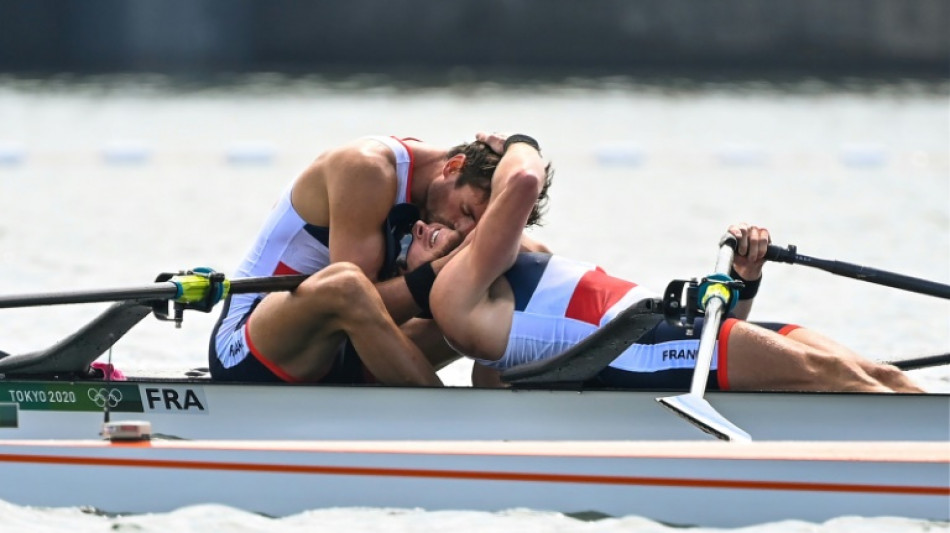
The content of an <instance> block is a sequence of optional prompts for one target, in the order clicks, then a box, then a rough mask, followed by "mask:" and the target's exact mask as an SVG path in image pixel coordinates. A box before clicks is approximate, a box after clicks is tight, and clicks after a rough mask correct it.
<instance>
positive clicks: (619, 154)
mask: <svg viewBox="0 0 950 533" xmlns="http://www.w3.org/2000/svg"><path fill="white" fill-rule="evenodd" d="M590 150H591V154H590V155H591V156H592V158H593V159H594V161H595V162H596V164H598V165H600V166H610V167H625V168H634V167H639V166H642V165H644V164H646V163H647V162H648V161H649V160H650V159H651V157H655V156H656V152H653V153H651V150H650V148H648V147H647V146H645V145H643V144H642V143H640V142H637V141H631V140H617V141H610V142H605V143H601V144H598V145H595V146H593V147H592V148H591V149H590ZM165 153H166V154H167V152H165ZM201 153H202V155H205V154H208V155H212V156H213V152H211V153H210V154H209V153H208V152H207V151H202V152H201ZM280 153H281V151H280V150H279V149H278V146H277V144H276V143H274V142H271V141H267V140H241V141H234V142H231V143H230V144H227V145H225V146H223V147H222V148H221V152H220V155H219V156H218V157H220V158H221V161H222V162H224V163H225V164H228V165H232V166H266V165H271V164H274V163H275V162H276V161H277V160H278V158H279V156H280ZM696 154H699V155H703V154H705V155H706V156H707V157H708V158H709V159H710V160H711V161H713V162H716V163H718V164H719V165H721V166H725V167H757V166H765V165H768V164H770V163H771V162H772V161H773V160H780V159H781V158H782V156H787V155H788V154H785V153H778V152H774V151H770V150H768V149H766V148H765V147H763V146H762V145H760V144H757V143H755V142H724V143H723V144H721V145H719V146H716V147H713V148H711V149H708V150H706V151H699V150H697V152H696ZM44 155H47V154H44V153H43V152H42V151H31V150H29V149H28V147H27V146H26V145H25V144H24V143H22V142H19V141H16V140H3V139H0V167H14V166H18V165H22V164H24V163H27V162H28V161H29V160H30V159H31V158H34V157H40V158H42V157H43V156H44ZM56 155H57V156H59V155H62V154H59V153H58V154H56ZM162 155H163V151H162V150H161V148H156V147H155V146H154V145H153V144H151V143H149V142H148V141H144V140H136V139H120V140H110V141H106V142H104V143H103V144H102V145H101V146H100V148H99V149H98V152H97V154H96V156H97V157H98V159H99V160H100V161H101V162H102V163H103V164H105V165H116V166H119V165H122V166H134V165H146V164H149V163H151V162H153V161H154V160H155V159H156V158H158V157H160V156H162ZM189 155H192V154H189ZM809 155H816V154H815V152H813V151H811V152H810V154H809ZM824 155H825V156H827V157H830V158H833V159H834V160H836V161H837V162H838V163H839V164H841V165H843V166H846V167H851V168H880V167H884V166H886V165H887V164H889V163H890V162H891V161H892V160H893V159H895V157H894V156H895V155H897V154H894V153H892V151H891V150H889V149H888V148H887V146H885V145H883V144H880V143H871V142H846V143H841V144H840V145H839V146H837V147H829V148H828V152H827V153H826V154H824ZM910 159H911V160H912V162H913V163H914V164H916V165H917V166H926V165H927V163H928V161H929V159H930V154H928V152H927V151H924V150H916V151H912V153H911V155H910Z"/></svg>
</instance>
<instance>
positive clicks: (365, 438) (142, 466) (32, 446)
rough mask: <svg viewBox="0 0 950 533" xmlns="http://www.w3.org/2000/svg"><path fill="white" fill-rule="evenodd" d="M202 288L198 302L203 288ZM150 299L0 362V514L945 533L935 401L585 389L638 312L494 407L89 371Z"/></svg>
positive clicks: (365, 391)
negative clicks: (779, 523)
mask: <svg viewBox="0 0 950 533" xmlns="http://www.w3.org/2000/svg"><path fill="white" fill-rule="evenodd" d="M727 255H728V254H727ZM730 259H731V257H730ZM718 267H719V266H718V265H717V268H718ZM204 279H205V283H206V285H205V291H204V292H202V291H198V294H199V300H201V299H202V298H204V296H201V295H202V294H207V293H210V292H214V291H213V290H212V289H213V288H212V287H209V286H208V285H207V283H208V280H207V278H204ZM199 281H200V280H199ZM245 281H246V280H245ZM290 281H292V280H290ZM290 281H289V280H286V279H285V280H267V283H270V284H272V285H271V286H272V287H284V285H283V284H286V283H288V282H290ZM163 283H165V282H163ZM254 283H256V282H254ZM157 285H158V286H157V287H149V288H148V289H147V290H148V293H147V295H146V296H142V291H140V290H138V289H135V290H131V291H121V294H120V296H118V297H117V296H116V294H117V293H115V292H110V293H109V295H108V297H109V298H116V299H118V300H121V301H120V302H119V303H116V304H115V305H113V306H112V307H110V308H109V309H107V310H106V311H105V312H103V313H102V314H101V315H100V316H98V317H96V318H95V319H94V320H92V321H91V322H90V323H88V324H87V325H86V326H85V327H83V328H82V329H81V330H79V331H77V332H76V333H75V334H74V335H72V336H70V337H69V338H67V339H64V340H62V341H61V342H59V343H57V344H55V345H53V346H52V347H50V348H48V349H45V350H41V351H38V352H34V353H28V354H20V355H9V356H5V357H0V464H2V465H3V471H4V472H5V473H6V475H7V476H8V479H11V480H15V482H11V483H6V484H4V485H3V486H2V487H0V499H4V500H7V501H10V502H12V503H16V504H21V505H37V506H94V507H97V508H99V509H101V510H103V511H106V512H161V511H168V510H172V509H175V508H177V507H180V506H183V505H191V504H196V503H221V504H227V505H232V506H235V507H240V508H243V509H246V510H250V511H256V512H261V513H266V514H269V515H275V516H282V515H287V514H291V513H297V512H301V511H305V510H307V509H313V508H318V507H331V506H376V507H422V508H425V509H431V510H435V509H475V510H489V511H494V510H502V509H508V508H513V507H530V508H535V509H550V510H556V511H561V512H569V513H600V514H606V515H613V516H618V515H629V514H637V515H642V516H646V517H649V518H652V519H655V520H659V521H663V522H668V523H673V524H681V525H701V526H723V527H734V526H741V525H747V524H753V523H761V522H768V521H775V520H785V519H799V520H809V521H824V520H828V519H831V518H834V517H838V516H842V515H861V516H869V517H875V516H889V515H897V516H903V517H910V518H920V519H926V520H939V521H950V445H948V441H950V395H947V394H934V393H931V394H901V395H895V394H871V393H867V394H858V393H847V394H845V393H805V392H708V393H707V392H706V391H705V383H704V382H702V383H700V385H701V386H699V387H697V386H696V381H694V386H693V387H692V388H691V390H690V391H689V393H687V394H683V395H680V396H672V397H671V396H668V395H669V394H670V393H671V391H662V390H654V391H644V390H638V391H632V390H610V389H592V388H587V387H585V386H584V382H585V377H586V376H589V375H591V373H592V372H593V373H595V372H596V371H598V370H599V369H600V368H602V366H603V365H604V364H606V363H607V362H609V361H610V360H612V358H614V357H616V354H617V353H619V351H622V350H623V349H624V348H625V347H626V346H627V345H629V343H630V342H633V340H634V339H636V338H638V337H639V335H640V332H641V331H642V329H643V328H649V327H652V324H653V323H655V322H654V321H655V320H658V319H660V318H657V315H658V311H657V309H650V308H649V305H648V306H647V308H631V309H629V310H627V311H625V312H623V313H621V314H620V315H619V316H618V317H617V318H616V319H615V320H614V321H613V322H611V323H610V324H608V325H607V326H606V327H604V328H603V329H602V330H601V331H599V332H598V333H597V334H595V335H592V336H591V337H590V338H589V339H586V340H585V341H584V342H582V343H581V344H579V345H578V346H577V347H575V349H572V350H571V351H569V352H566V353H565V354H562V355H561V356H559V357H556V358H553V359H551V360H549V361H545V362H544V363H542V364H532V365H531V366H524V367H516V368H513V369H510V370H509V371H507V372H506V373H505V375H503V378H505V379H506V380H507V381H509V383H510V384H511V387H510V388H507V389H479V388H472V387H447V388H440V389H435V388H423V387H389V386H380V385H318V386H315V385H291V384H249V383H219V382H214V381H212V380H211V379H210V378H209V377H208V375H207V372H206V370H205V369H190V370H183V369H171V370H169V371H168V372H162V373H158V372H154V371H152V372H149V373H136V372H131V373H130V374H131V375H130V376H129V377H128V378H127V379H124V380H113V379H111V377H110V375H108V374H107V375H105V376H104V375H102V374H101V373H97V372H93V371H91V368H90V366H91V363H92V362H93V361H94V360H95V359H96V358H98V357H99V356H100V355H102V354H103V353H105V352H106V351H107V350H108V349H109V347H111V345H112V343H114V342H115V341H116V340H117V339H118V338H121V336H122V335H123V334H124V333H125V332H126V331H128V330H129V329H130V328H132V327H133V326H134V325H135V324H136V323H138V321H140V320H141V319H142V318H144V317H145V316H147V315H149V314H155V315H156V316H158V317H159V318H163V319H170V320H175V321H180V320H181V310H182V307H181V306H179V305H177V304H176V308H175V312H174V316H172V314H171V313H167V312H165V308H162V309H159V307H157V304H156V298H159V299H160V298H162V297H165V296H163V295H166V294H167V293H168V292H169V291H170V290H172V292H174V293H176V294H178V293H181V292H187V291H182V289H181V287H169V286H168V285H167V284H157ZM232 287H233V285H232ZM945 289H946V288H945V287H943V286H941V287H939V290H941V291H945ZM248 290H250V289H248ZM274 290H281V289H279V288H275V289H274ZM283 290H286V288H284V289H283ZM928 290H929V289H928ZM87 296H88V295H80V296H79V297H78V298H81V299H82V301H88V300H86V299H85V298H86V297H87ZM69 298H73V297H72V296H70V297H69ZM74 300H75V298H74ZM20 301H25V300H22V299H21V300H20ZM71 301H73V300H71ZM75 301H79V300H75ZM3 303H4V302H3V299H0V304H3ZM201 305H205V306H206V307H210V306H208V305H207V302H204V303H201ZM669 307H670V306H664V309H669ZM664 312H665V311H664ZM666 318H669V317H668V316H667V317H666ZM701 351H702V349H701ZM946 359H947V357H946V356H939V357H938V363H936V364H946V362H947V360H946ZM930 363H932V361H931V362H927V363H924V364H927V365H929V364H930ZM913 367H914V366H912V365H905V368H913ZM667 408H669V409H667ZM670 409H672V410H673V411H674V412H675V414H679V415H682V417H677V416H675V415H674V413H671V412H670ZM683 418H685V419H686V421H684V420H683ZM104 427H105V428H106V431H105V433H103V428H104ZM117 428H118V429H117ZM740 428H741V429H740ZM699 429H702V430H704V431H706V433H710V434H713V435H715V436H717V437H720V438H722V439H725V440H734V441H739V442H722V441H718V440H715V439H711V438H709V436H708V435H706V434H704V433H703V432H702V431H699ZM103 434H104V435H105V436H111V437H113V438H112V439H108V440H106V439H103V438H102V437H103ZM90 480H94V481H92V482H91V481H90ZM143 488H147V490H144V489H143ZM739 506H741V508H740V507H739Z"/></svg>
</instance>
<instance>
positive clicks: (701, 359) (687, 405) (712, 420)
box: [656, 233, 752, 442]
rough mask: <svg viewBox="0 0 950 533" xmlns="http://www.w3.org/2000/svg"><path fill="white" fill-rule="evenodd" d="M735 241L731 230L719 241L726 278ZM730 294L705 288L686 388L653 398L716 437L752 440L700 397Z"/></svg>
mask: <svg viewBox="0 0 950 533" xmlns="http://www.w3.org/2000/svg"><path fill="white" fill-rule="evenodd" d="M737 244H738V243H737V241H736V238H735V237H734V236H733V235H732V234H730V233H726V234H725V235H723V236H722V239H720V241H719V255H718V257H717V259H716V272H715V273H716V274H722V275H724V276H725V278H726V279H729V271H730V270H731V269H732V259H733V257H734V255H735V249H736V246H737ZM707 279H709V278H707ZM732 297H734V295H733V294H732V291H730V289H729V288H728V287H726V286H725V285H723V284H716V283H713V284H711V287H710V288H709V289H707V290H706V293H705V295H704V296H702V299H703V305H704V307H705V309H706V318H705V322H704V323H703V332H702V334H701V335H700V337H699V353H698V354H697V355H696V368H695V369H694V370H693V381H692V383H691V384H690V388H689V392H688V393H686V394H680V395H679V396H667V397H663V398H657V399H656V401H658V402H660V403H661V404H662V405H664V406H666V407H669V408H670V409H672V410H673V411H674V412H675V413H676V414H678V415H680V416H682V417H683V418H685V419H686V420H688V421H689V422H690V423H692V424H693V425H695V426H697V427H698V428H699V429H701V430H703V431H705V432H706V433H709V434H711V435H713V436H715V437H717V438H719V439H722V440H730V441H740V442H748V441H751V440H752V437H751V436H749V434H748V433H746V432H745V431H744V430H742V429H740V428H739V427H738V426H736V425H735V424H733V423H732V422H730V421H729V420H728V419H727V418H726V417H724V416H722V414H720V413H719V411H716V409H715V408H713V406H712V405H710V404H709V402H707V401H706V400H705V399H704V398H703V395H704V394H705V393H706V381H707V380H708V379H709V367H710V366H712V357H713V352H714V351H715V349H716V337H717V336H718V335H719V323H720V322H721V321H722V317H723V316H724V315H725V314H726V311H727V310H728V308H729V300H730V298H732Z"/></svg>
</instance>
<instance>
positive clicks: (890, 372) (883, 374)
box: [867, 362, 907, 384]
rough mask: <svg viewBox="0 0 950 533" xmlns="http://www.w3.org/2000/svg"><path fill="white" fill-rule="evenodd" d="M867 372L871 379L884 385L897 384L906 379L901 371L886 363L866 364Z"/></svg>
mask: <svg viewBox="0 0 950 533" xmlns="http://www.w3.org/2000/svg"><path fill="white" fill-rule="evenodd" d="M867 372H868V374H870V375H871V377H872V378H874V379H876V380H878V381H880V382H881V383H885V384H892V383H899V382H901V381H903V380H905V379H906V378H907V376H906V375H905V374H904V372H903V371H902V370H901V369H899V368H897V367H896V366H894V365H889V364H886V363H875V362H868V364H867Z"/></svg>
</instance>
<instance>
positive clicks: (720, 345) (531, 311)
mask: <svg viewBox="0 0 950 533" xmlns="http://www.w3.org/2000/svg"><path fill="white" fill-rule="evenodd" d="M505 277H506V278H507V279H508V282H509V284H510V285H511V289H512V291H513V293H514V297H515V309H514V314H513V316H512V320H511V332H510V333H509V334H508V346H507V348H506V350H505V354H504V356H503V357H502V358H501V359H499V360H498V361H486V360H483V359H477V361H478V362H479V363H480V364H482V365H485V366H488V367H491V368H494V369H496V370H505V369H507V368H510V367H513V366H516V365H520V364H524V363H528V362H531V361H536V360H542V359H547V358H550V357H554V356H556V355H559V354H561V353H562V352H564V351H565V350H567V349H569V348H571V347H573V346H574V345H576V344H577V343H579V342H580V341H581V340H583V339H584V338H586V337H587V336H589V335H590V334H592V333H593V332H594V331H596V330H597V329H599V328H600V327H602V326H604V325H605V324H606V323H607V322H609V321H610V320H612V319H613V318H614V317H616V316H617V314H619V313H620V312H621V311H623V310H624V309H626V308H628V307H630V306H632V305H635V304H636V303H638V302H640V301H642V300H645V299H648V298H655V297H656V294H655V293H653V292H652V291H650V290H647V289H645V288H643V287H640V286H638V285H636V284H634V283H631V282H629V281H625V280H622V279H618V278H615V277H612V276H609V275H607V274H606V273H604V271H603V270H601V269H600V268H598V267H596V266H594V265H592V264H589V263H584V262H580V261H574V260H571V259H566V258H563V257H559V256H552V255H548V254H539V253H523V254H520V255H519V256H518V259H517V260H516V261H515V264H514V266H512V268H511V269H510V270H509V271H508V272H506V273H505ZM736 322H737V319H735V318H732V317H729V318H726V319H725V320H724V321H723V323H722V325H721V328H720V330H719V335H718V340H717V342H716V347H715V350H714V352H713V359H712V364H711V365H710V373H709V381H708V384H709V385H708V386H709V388H710V390H716V389H721V390H728V389H729V383H728V372H727V369H728V351H729V349H728V344H729V343H728V338H729V332H730V330H731V329H732V327H733V326H734V325H735V323H736ZM703 323H704V321H703V319H701V318H700V319H697V320H696V322H695V324H694V328H693V330H692V332H690V331H688V330H687V329H685V328H680V327H676V326H673V325H670V324H668V323H667V322H666V321H665V320H660V321H659V322H658V323H657V325H656V326H654V328H653V329H651V330H650V331H648V332H646V333H644V334H643V335H642V336H641V337H640V338H639V339H637V341H636V342H635V343H633V344H631V345H630V346H629V347H628V348H627V349H626V350H624V351H623V353H621V354H620V355H619V356H618V357H617V358H616V359H614V360H613V361H612V362H611V363H610V365H608V366H607V368H605V369H604V370H602V371H601V372H600V374H599V375H598V376H597V378H596V379H595V381H594V384H596V383H599V384H600V385H603V386H608V387H619V388H629V389H656V388H661V389H677V390H685V389H688V388H689V385H690V382H691V380H692V375H693V369H694V368H695V367H696V355H697V353H698V349H699V339H700V337H701V334H702V329H703ZM754 324H756V325H757V326H759V327H762V328H765V329H769V330H772V331H775V332H777V333H778V334H780V335H787V334H788V333H790V332H791V331H794V330H795V329H797V328H798V326H796V325H794V324H785V323H778V322H754Z"/></svg>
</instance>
